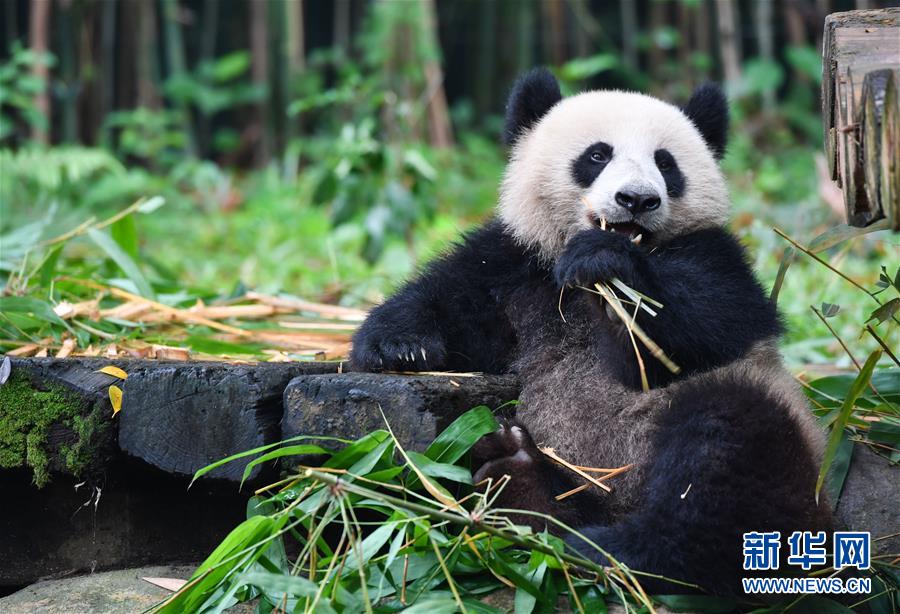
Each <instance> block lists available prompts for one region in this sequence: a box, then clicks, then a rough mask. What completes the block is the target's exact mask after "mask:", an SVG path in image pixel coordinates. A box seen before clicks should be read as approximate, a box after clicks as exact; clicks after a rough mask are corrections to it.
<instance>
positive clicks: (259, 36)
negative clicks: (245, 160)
mask: <svg viewBox="0 0 900 614" xmlns="http://www.w3.org/2000/svg"><path fill="white" fill-rule="evenodd" d="M267 9H268V4H267V2H266V0H250V56H251V64H250V77H251V79H252V80H253V83H255V84H257V85H261V86H263V87H265V88H266V89H267V90H268V89H269V87H268V81H269V23H268V17H267ZM266 98H268V96H266ZM267 123H268V113H267V109H266V102H265V99H264V100H262V101H260V102H259V103H257V105H256V118H255V124H256V129H255V130H256V134H257V141H256V151H255V153H254V163H255V165H256V166H257V167H261V166H263V165H264V164H265V163H266V161H267V160H268V159H269V148H270V143H269V138H268V130H267V128H266V125H267Z"/></svg>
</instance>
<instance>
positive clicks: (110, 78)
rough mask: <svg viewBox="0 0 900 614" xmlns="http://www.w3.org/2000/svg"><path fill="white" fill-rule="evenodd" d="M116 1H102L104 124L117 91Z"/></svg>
mask: <svg viewBox="0 0 900 614" xmlns="http://www.w3.org/2000/svg"><path fill="white" fill-rule="evenodd" d="M116 6H117V3H116V2H102V3H100V57H99V58H98V61H99V63H100V67H101V68H100V70H101V74H102V75H103V77H102V78H103V83H102V85H101V87H99V88H98V89H99V90H100V113H99V114H100V117H99V124H100V125H101V126H102V125H103V121H104V120H105V119H106V116H107V115H109V113H110V112H111V111H112V110H113V108H114V106H115V91H116V85H117V82H116V70H115V69H116V65H115V61H114V58H115V53H116Z"/></svg>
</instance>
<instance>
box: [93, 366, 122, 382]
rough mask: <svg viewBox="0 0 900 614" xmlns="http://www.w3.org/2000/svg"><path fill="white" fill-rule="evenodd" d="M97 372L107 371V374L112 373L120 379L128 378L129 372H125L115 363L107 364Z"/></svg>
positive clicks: (111, 374)
mask: <svg viewBox="0 0 900 614" xmlns="http://www.w3.org/2000/svg"><path fill="white" fill-rule="evenodd" d="M96 372H97V373H106V374H107V375H110V376H112V377H117V378H119V379H128V374H127V373H125V371H123V370H122V369H120V368H119V367H116V366H115V365H107V366H105V367H103V368H102V369H97V371H96Z"/></svg>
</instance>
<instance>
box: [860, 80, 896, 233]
mask: <svg viewBox="0 0 900 614" xmlns="http://www.w3.org/2000/svg"><path fill="white" fill-rule="evenodd" d="M898 85H900V68H893V69H881V70H875V71H872V72H869V73H867V74H866V76H865V79H864V80H863V92H862V102H861V104H862V108H861V118H862V119H861V121H860V124H861V127H862V134H861V140H862V160H861V164H862V167H863V172H864V175H865V189H866V196H867V199H868V201H869V203H870V209H872V210H874V213H878V212H880V213H882V214H883V216H884V217H887V218H888V219H889V220H890V221H891V228H892V229H893V230H900V97H898V91H897V90H898ZM879 217H880V216H879ZM876 219H877V218H876Z"/></svg>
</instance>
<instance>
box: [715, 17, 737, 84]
mask: <svg viewBox="0 0 900 614" xmlns="http://www.w3.org/2000/svg"><path fill="white" fill-rule="evenodd" d="M715 6H716V21H717V24H718V33H719V55H720V56H721V58H722V70H723V73H724V75H725V82H726V84H727V85H729V86H731V87H733V86H734V85H736V84H737V83H738V82H739V81H740V80H741V48H740V39H739V38H738V32H737V31H736V24H737V23H738V18H739V14H738V11H739V8H738V5H737V3H736V2H732V0H722V1H720V2H716V3H715Z"/></svg>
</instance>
